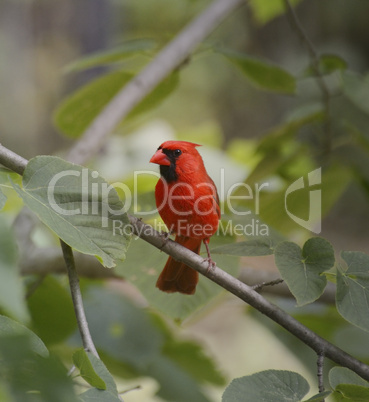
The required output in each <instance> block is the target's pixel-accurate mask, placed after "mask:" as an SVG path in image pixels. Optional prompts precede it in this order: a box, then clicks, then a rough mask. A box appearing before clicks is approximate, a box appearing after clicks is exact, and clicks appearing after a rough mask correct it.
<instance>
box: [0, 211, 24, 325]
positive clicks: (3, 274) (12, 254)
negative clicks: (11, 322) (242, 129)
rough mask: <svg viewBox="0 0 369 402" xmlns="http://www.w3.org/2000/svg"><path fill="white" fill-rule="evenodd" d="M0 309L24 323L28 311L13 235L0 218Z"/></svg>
mask: <svg viewBox="0 0 369 402" xmlns="http://www.w3.org/2000/svg"><path fill="white" fill-rule="evenodd" d="M0 250H1V253H0V307H1V308H3V309H4V310H5V311H6V312H7V313H8V314H10V315H11V316H13V317H14V318H16V319H18V320H20V321H26V320H27V319H28V318H29V316H28V311H27V307H26V303H25V294H24V287H23V283H22V281H21V278H20V275H19V273H18V265H17V260H18V253H17V245H16V242H15V238H14V234H13V232H12V231H11V229H10V227H9V226H8V224H7V222H6V221H5V219H4V218H3V217H0Z"/></svg>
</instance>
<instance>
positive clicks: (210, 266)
mask: <svg viewBox="0 0 369 402" xmlns="http://www.w3.org/2000/svg"><path fill="white" fill-rule="evenodd" d="M204 261H206V262H208V263H209V266H208V269H207V270H206V273H207V274H208V273H209V272H210V271H211V270H212V269H214V268H215V267H216V265H217V263H216V262H215V261H213V260H212V259H211V258H210V257H208V258H204Z"/></svg>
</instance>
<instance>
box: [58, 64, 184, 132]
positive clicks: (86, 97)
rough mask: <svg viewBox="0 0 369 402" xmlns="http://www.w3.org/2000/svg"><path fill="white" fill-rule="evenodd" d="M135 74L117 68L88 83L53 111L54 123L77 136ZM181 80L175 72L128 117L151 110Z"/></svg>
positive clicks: (61, 129) (63, 130)
mask: <svg viewBox="0 0 369 402" xmlns="http://www.w3.org/2000/svg"><path fill="white" fill-rule="evenodd" d="M133 77H134V74H131V73H127V72H124V71H114V72H111V73H109V74H106V75H104V76H102V77H100V78H98V79H97V80H94V81H93V82H91V83H89V84H86V85H85V86H83V87H82V88H80V89H78V90H77V91H76V92H75V93H73V94H72V95H70V96H69V97H67V98H66V99H65V100H64V101H63V102H62V103H61V104H60V105H59V107H58V108H57V110H56V111H55V112H54V124H55V125H56V127H57V128H58V129H59V130H60V131H61V132H62V133H63V134H65V135H67V136H69V137H72V138H77V137H79V136H80V135H81V134H82V133H83V132H84V131H85V130H86V129H87V127H88V126H89V125H90V124H91V123H92V121H93V120H94V119H95V117H96V116H97V115H98V114H99V113H100V112H101V111H102V110H103V109H104V107H105V106H106V105H107V104H108V103H109V101H110V100H111V99H112V98H113V97H114V96H115V95H117V93H118V92H119V91H120V90H121V89H122V88H123V87H124V86H125V85H126V84H127V83H128V82H129V81H131V80H132V78H133ZM178 83H179V75H178V73H176V72H174V73H172V74H171V75H169V76H168V77H167V78H166V79H165V80H164V81H163V82H162V83H160V84H159V85H158V86H157V87H156V88H155V89H154V90H153V91H152V92H151V93H150V94H149V95H148V96H147V97H146V98H144V99H143V100H142V101H141V102H140V103H139V104H138V105H137V106H136V107H135V108H134V109H133V110H132V111H131V112H130V113H129V115H128V116H127V119H130V118H133V117H137V116H138V115H140V114H142V113H145V112H147V111H149V110H150V109H152V108H154V107H155V106H158V104H159V103H160V102H162V101H163V100H164V99H165V98H166V97H167V96H169V95H170V94H171V93H172V92H173V91H174V89H175V88H176V87H177V85H178Z"/></svg>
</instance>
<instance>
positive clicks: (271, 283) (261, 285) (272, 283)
mask: <svg viewBox="0 0 369 402" xmlns="http://www.w3.org/2000/svg"><path fill="white" fill-rule="evenodd" d="M280 283H283V279H281V278H279V279H275V280H274V281H269V282H262V283H259V284H257V285H254V286H251V289H252V290H254V291H255V292H258V293H260V292H261V291H262V290H263V288H265V287H267V286H275V285H279V284H280Z"/></svg>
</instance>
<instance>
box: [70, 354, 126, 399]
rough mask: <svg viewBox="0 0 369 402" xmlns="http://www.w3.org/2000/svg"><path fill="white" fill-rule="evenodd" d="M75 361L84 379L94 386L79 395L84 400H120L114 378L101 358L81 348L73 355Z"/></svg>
mask: <svg viewBox="0 0 369 402" xmlns="http://www.w3.org/2000/svg"><path fill="white" fill-rule="evenodd" d="M73 361H74V364H75V365H76V366H77V367H78V368H79V369H80V373H81V376H82V377H83V379H84V380H86V381H87V382H88V383H89V384H91V385H92V386H93V387H94V388H91V389H89V390H88V391H86V392H84V393H83V394H81V395H79V397H80V398H81V399H82V401H84V402H92V401H106V402H119V401H120V399H119V395H118V390H117V386H116V384H115V381H114V378H113V377H112V375H111V374H110V373H109V371H108V370H107V368H106V367H105V365H104V363H103V362H102V361H101V360H100V359H98V358H97V357H96V356H94V355H93V354H92V353H90V352H85V351H84V350H83V349H80V350H79V351H77V352H76V353H75V354H74V355H73Z"/></svg>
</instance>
